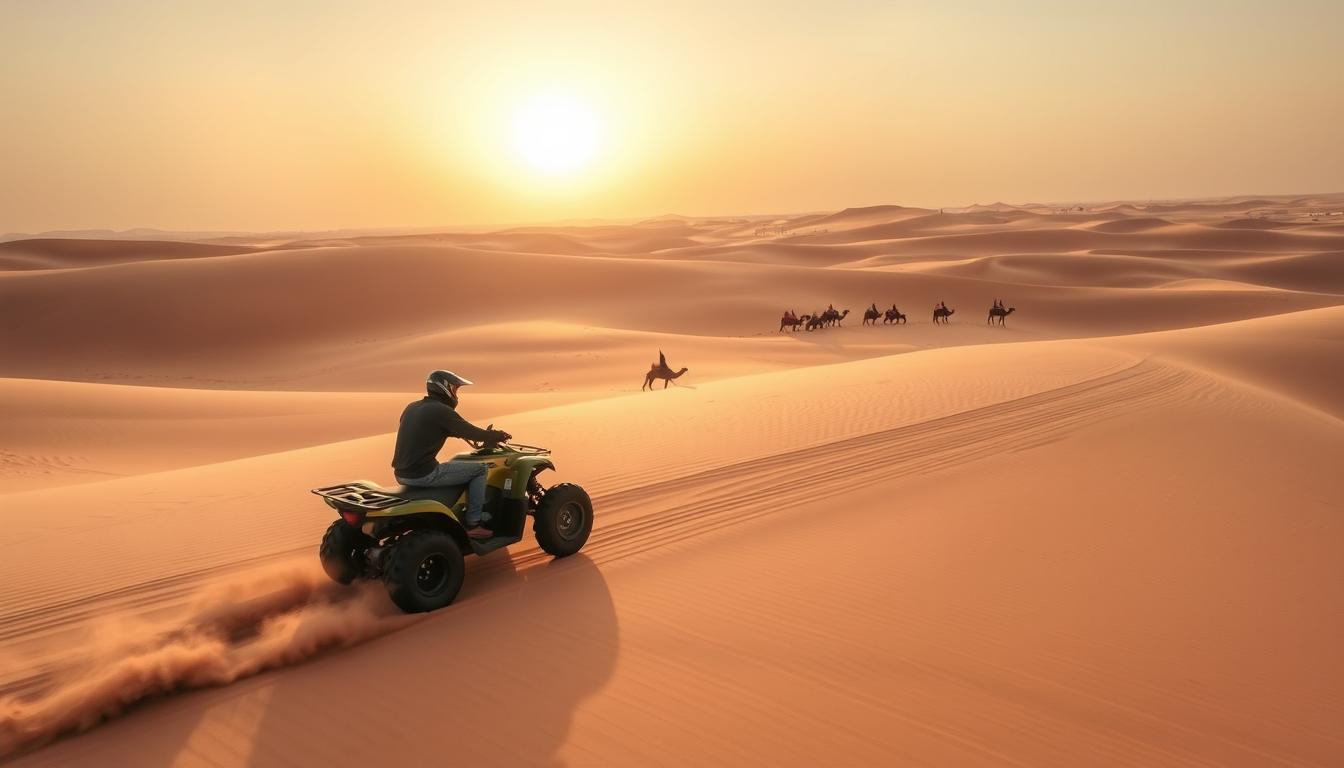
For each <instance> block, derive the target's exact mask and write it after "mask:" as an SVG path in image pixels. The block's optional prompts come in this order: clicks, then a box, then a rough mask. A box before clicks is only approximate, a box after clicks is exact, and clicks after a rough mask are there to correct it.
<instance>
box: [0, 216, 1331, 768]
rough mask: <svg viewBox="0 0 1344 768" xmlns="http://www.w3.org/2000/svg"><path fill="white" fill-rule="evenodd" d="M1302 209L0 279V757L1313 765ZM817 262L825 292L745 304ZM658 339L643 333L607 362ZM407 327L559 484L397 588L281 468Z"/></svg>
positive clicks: (918, 219)
mask: <svg viewBox="0 0 1344 768" xmlns="http://www.w3.org/2000/svg"><path fill="white" fill-rule="evenodd" d="M1334 200H1335V198H1331V197H1323V198H1313V199H1310V200H1307V199H1295V198H1266V199H1256V198H1243V199H1236V200H1230V201H1209V202H1208V203H1197V204H1185V205H1162V206H1144V207H1137V206H1128V205H1114V206H1105V210H1097V208H1099V207H1098V206H1092V207H1090V209H1089V210H1084V211H1081V212H1080V211H1072V212H1071V213H1069V214H1068V215H1064V214H1052V213H1050V210H1052V209H1050V208H1045V207H1031V206H1009V205H995V206H978V207H976V208H974V209H968V210H966V211H963V212H955V213H944V214H939V213H936V212H933V211H928V210H921V209H907V208H900V207H897V206H879V207H874V208H866V209H852V210H846V211H843V212H840V213H838V214H834V215H816V216H806V217H797V218H795V219H794V220H793V221H792V225H793V226H795V228H796V229H799V230H802V229H804V228H812V229H814V230H826V231H825V232H821V231H814V232H812V233H810V234H809V233H801V234H800V233H795V234H793V235H789V236H786V237H783V238H779V239H775V238H770V237H760V236H759V235H758V234H757V233H756V228H757V226H756V225H758V224H759V222H754V221H750V220H748V221H742V220H729V219H723V220H704V221H697V220H693V219H684V218H663V219H658V220H651V221H648V222H641V223H639V224H636V225H629V226H616V225H602V226H594V227H557V228H527V229H524V230H514V231H510V232H504V233H465V234H450V233H444V234H442V235H422V236H397V237H395V238H388V237H376V238H365V237H357V236H351V237H342V238H341V240H340V241H339V242H338V241H334V240H333V241H328V242H325V243H324V244H321V245H319V244H318V243H315V242H304V243H301V245H302V246H303V247H302V248H298V247H286V246H285V244H277V243H265V246H266V247H267V248H268V249H269V250H265V251H257V252H253V253H236V254H213V255H209V256H208V257H205V258H187V257H185V256H184V257H182V258H177V257H166V258H163V259H158V260H139V259H136V260H119V258H117V257H115V254H114V253H113V251H108V253H109V254H112V255H109V257H108V258H107V259H105V260H102V261H100V260H98V259H96V258H95V259H87V260H85V262H84V263H81V264H79V265H67V266H64V267H61V268H59V269H52V268H50V267H40V268H36V269H33V268H28V267H23V268H21V269H20V268H14V267H10V268H8V269H7V271H5V270H0V296H2V297H3V298H4V301H3V302H0V315H3V317H0V320H4V321H5V322H4V324H0V329H3V330H0V342H2V343H3V345H4V351H5V354H4V355H3V356H0V376H5V377H8V378H4V379H0V406H2V407H3V408H4V410H5V412H6V419H5V420H4V422H3V424H2V425H0V449H2V450H3V453H0V458H3V459H4V463H3V464H0V507H3V509H4V511H5V512H6V513H7V514H6V516H7V518H9V519H11V520H21V521H23V524H22V525H21V526H17V527H16V528H14V529H13V530H12V531H11V549H10V553H11V554H10V555H9V556H7V557H6V558H0V579H3V582H4V583H5V584H7V585H8V586H7V588H6V590H5V591H4V592H3V593H0V755H8V756H10V757H12V758H14V764H16V765H71V764H97V765H113V764H115V765H147V766H150V765H154V766H157V765H282V764H326V765H367V764H381V763H387V762H396V763H402V762H411V761H420V762H430V763H437V762H441V761H442V759H443V755H445V754H453V755H454V757H455V758H456V759H460V760H462V761H469V762H474V763H477V764H486V765H574V766H580V765H612V764H649V765H664V764H666V765H685V764H692V765H741V764H756V763H760V764H766V763H769V764H785V765H803V764H817V763H823V764H837V763H839V764H850V765H893V764H902V765H904V764H912V765H913V764H934V765H1005V764H1009V765H1189V764H1215V765H1319V766H1324V765H1335V764H1339V763H1340V762H1341V761H1344V736H1341V734H1340V731H1339V729H1338V727H1337V726H1336V723H1337V722H1338V721H1339V720H1340V716H1341V713H1342V712H1344V668H1341V667H1340V665H1339V664H1338V663H1337V660H1336V659H1337V655H1338V654H1337V651H1336V647H1337V645H1338V638H1339V637H1340V636H1341V635H1344V588H1341V587H1340V584H1339V579H1338V578H1337V577H1336V572H1337V570H1338V568H1337V564H1338V562H1339V558H1340V553H1341V551H1344V523H1341V520H1344V518H1341V516H1340V514H1339V513H1340V511H1341V510H1344V480H1342V479H1341V478H1340V476H1339V473H1338V471H1337V468H1336V466H1335V465H1336V464H1337V463H1338V457H1339V456H1340V455H1344V394H1341V391H1340V389H1339V387H1338V384H1337V383H1338V382H1339V381H1340V380H1341V378H1342V376H1344V354H1341V353H1344V299H1341V294H1342V292H1341V287H1344V262H1340V261H1339V260H1338V256H1339V255H1340V254H1344V248H1341V246H1340V245H1339V243H1338V242H1336V241H1337V238H1338V233H1331V232H1330V231H1328V229H1327V228H1326V227H1325V225H1317V224H1312V223H1310V222H1309V221H1306V222H1304V221H1299V220H1298V219H1299V218H1300V212H1301V211H1302V210H1303V206H1311V205H1316V206H1319V205H1326V204H1329V203H1331V202H1332V201H1334ZM1252 214H1254V216H1252ZM1261 215H1269V216H1272V217H1274V218H1272V219H1268V221H1271V222H1275V221H1277V222H1279V223H1283V224H1290V225H1291V226H1277V227H1276V226H1268V225H1267V226H1265V227H1263V228H1259V227H1252V226H1251V225H1250V224H1248V223H1246V222H1248V221H1249V222H1259V221H1267V220H1266V219H1261V218H1256V217H1258V216H1261ZM1159 220H1160V221H1159ZM780 221H785V222H787V221H788V220H787V219H780ZM290 245H294V244H290ZM277 246H280V247H277ZM310 246H311V247H310ZM81 247H84V248H90V249H93V250H96V248H95V247H94V246H88V245H84V246H81ZM1101 250H1104V251H1107V252H1106V253H1099V252H1093V251H1101ZM522 274H525V275H528V276H529V278H528V279H526V280H523V279H520V278H519V275H522ZM463 284H465V285H469V286H472V287H473V288H474V289H475V290H473V291H468V292H465V293H462V292H453V289H454V288H455V287H456V286H458V285H463ZM445 293H449V294H451V295H454V296H460V299H458V300H455V301H453V302H447V303H443V304H441V305H440V304H436V303H434V302H435V300H436V297H442V296H443V295H445ZM500 296H505V297H507V301H500V300H499V299H498V297H500ZM996 297H998V298H1003V299H1005V300H1006V301H1007V302H1008V303H1009V304H1010V305H1011V306H1015V307H1017V312H1015V313H1014V314H1013V315H1012V316H1010V317H1009V319H1008V323H1007V325H1006V326H1005V327H1002V328H999V327H989V326H986V325H985V323H984V320H985V318H984V315H983V313H984V312H985V308H986V307H987V306H988V304H989V302H990V301H991V300H992V299H994V298H996ZM940 298H941V299H945V300H947V301H948V303H949V304H950V305H954V306H957V307H958V309H959V311H958V313H957V314H956V315H954V316H953V323H952V324H951V325H949V326H947V327H935V326H933V325H932V324H931V323H930V322H929V318H928V317H927V314H928V311H929V309H930V308H931V306H932V303H933V302H934V301H936V300H938V299H940ZM57 301H64V302H65V304H64V305H65V306H66V307H68V311H62V312H56V311H54V310H50V309H48V307H50V306H52V303H53V302H57ZM832 301H833V302H835V303H836V304H837V306H842V307H843V306H849V307H850V308H851V309H852V310H853V311H852V312H851V316H850V318H849V319H848V320H847V321H846V322H845V327H842V328H831V329H826V330H823V331H818V332H814V333H810V334H808V333H800V334H788V333H785V334H779V333H776V332H775V331H776V328H777V320H778V313H779V311H780V310H781V309H783V308H784V307H785V306H789V305H790V304H792V305H794V307H795V308H796V309H798V310H799V311H800V312H806V311H810V310H811V309H813V308H818V307H824V306H825V304H826V303H828V302H832ZM871 301H876V302H878V304H879V306H883V307H885V306H890V303H891V302H893V301H896V302H898V303H899V304H900V306H901V308H902V309H903V310H904V311H906V312H907V314H909V316H910V320H911V322H910V324H909V325H905V326H897V327H890V326H888V327H882V326H879V327H877V328H867V327H863V326H861V325H860V323H859V317H858V314H857V313H861V311H862V308H863V307H864V306H866V305H867V303H868V302H871ZM430 306H432V307H435V309H433V311H427V310H426V307H430ZM34 318H36V321H34ZM659 348H663V349H665V351H668V352H669V357H670V358H671V362H672V363H673V364H674V365H686V366H688V367H690V368H691V373H689V374H688V375H687V376H686V377H684V378H683V379H682V380H680V381H679V382H678V386H676V387H673V388H670V389H668V390H667V391H662V390H661V389H660V390H658V391H656V392H654V393H652V394H649V393H640V392H638V391H637V389H636V388H637V386H638V383H639V381H640V380H641V378H642V371H643V370H646V366H647V365H648V362H649V360H650V358H651V357H652V356H654V355H656V353H657V350H658V349H659ZM72 352H74V354H72ZM450 364H451V365H459V364H460V365H459V367H461V368H462V369H463V370H464V371H465V372H469V373H470V375H473V377H474V378H477V379H478V380H479V381H480V384H478V385H477V386H476V387H474V388H473V389H472V390H469V392H468V400H467V405H466V406H465V407H464V411H465V412H466V413H467V415H468V416H470V417H471V418H473V419H475V420H477V421H478V422H481V423H485V422H491V421H492V422H495V423H497V424H499V425H501V426H503V427H505V428H507V429H509V430H510V431H511V432H513V433H514V434H515V435H517V436H518V437H519V439H521V440H524V441H526V442H531V443H538V444H544V445H548V446H550V447H551V448H553V449H554V451H555V457H556V461H557V463H558V465H559V471H558V472H557V473H556V474H555V475H554V476H553V477H552V478H550V480H551V481H556V480H570V481H575V482H580V483H582V484H583V485H584V486H585V487H587V488H588V489H589V490H590V491H591V492H592V493H593V496H594V499H595V505H596V508H597V513H598V524H597V527H596V528H595V531H594V534H593V537H592V539H591V540H590V542H589V544H588V545H587V546H586V547H585V549H584V552H583V553H582V554H581V555H579V556H576V557H574V558H570V559H567V560H563V561H551V560H550V559H549V558H547V557H545V556H544V555H543V554H542V553H541V552H540V551H539V550H538V549H537V548H536V547H535V544H534V543H533V542H532V541H531V539H525V540H524V541H523V542H521V543H520V544H518V545H515V546H514V547H511V548H510V549H509V550H508V551H506V552H498V553H495V554H493V555H491V556H490V557H487V558H480V559H472V560H471V562H470V563H469V573H468V578H467V584H466V587H465V589H464V591H463V593H462V595H461V598H460V599H459V601H458V602H457V603H455V604H454V605H453V606H451V607H449V608H448V609H445V610H443V611H440V612H438V613H435V614H433V615H430V616H419V617H406V616H403V615H401V614H399V613H397V612H396V611H395V610H394V609H393V608H392V607H391V606H390V604H389V602H388V600H387V598H386V596H385V594H383V592H382V591H381V589H380V587H379V585H376V584H375V585H366V586H365V587H363V588H356V589H343V588H339V587H336V586H334V585H332V584H330V583H328V582H327V581H326V580H325V577H323V576H322V574H321V571H320V569H319V568H318V567H317V564H316V562H315V555H314V550H315V547H316V542H317V540H318V537H319V536H320V534H321V531H322V529H323V528H324V527H325V526H326V525H327V524H328V522H329V520H330V514H329V510H327V509H326V508H325V507H324V506H322V505H320V504H319V503H317V502H316V501H315V500H313V499H312V498H311V496H310V495H309V494H308V493H307V490H308V489H309V488H311V487H315V486H318V485H322V484H326V483H328V482H333V481H337V480H341V479H353V478H356V477H367V478H370V479H374V480H380V481H389V480H390V478H389V477H388V469H387V467H386V463H387V458H388V455H389V453H390V450H391V444H392V435H391V434H390V430H391V428H392V425H393V424H394V422H395V417H396V413H397V412H398V410H399V408H400V406H401V404H403V403H404V402H406V401H407V400H408V399H410V398H412V397H414V396H415V390H416V388H417V384H418V381H419V380H420V377H422V376H423V374H424V370H425V369H427V368H429V367H437V366H439V365H450ZM52 564H59V567H52ZM352 717H353V718H356V719H357V723H358V727H347V726H346V725H345V724H346V723H348V722H352V721H350V718H352ZM501 727H504V728H506V729H507V730H506V731H505V732H506V733H507V736H506V737H501V738H495V737H493V736H490V734H498V733H500V729H501ZM368 733H382V734H386V733H397V734H400V736H399V737H398V738H396V739H386V738H382V739H372V738H368V737H367V735H366V734H368ZM72 734H76V735H72ZM53 740H54V741H53Z"/></svg>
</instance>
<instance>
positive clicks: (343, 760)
mask: <svg viewBox="0 0 1344 768" xmlns="http://www.w3.org/2000/svg"><path fill="white" fill-rule="evenodd" d="M537 554H538V553H532V554H530V555H529V554H524V555H521V556H515V557H507V556H503V553H501V554H500V556H495V557H490V558H486V559H485V560H482V561H477V562H474V563H472V565H474V566H475V567H472V568H469V570H468V574H467V586H466V588H465V589H464V592H463V594H462V596H461V597H459V602H457V603H455V604H454V605H453V606H451V607H450V608H448V609H445V610H443V611H440V612H438V613H435V614H433V615H432V616H430V617H429V618H428V619H426V620H425V621H422V622H420V623H418V624H416V625H414V626H412V627H409V628H407V629H405V630H403V631H401V632H398V633H396V634H393V635H391V636H388V637H385V638H381V639H379V640H376V641H373V642H370V643H365V644H363V645H360V646H357V647H354V648H351V649H348V650H345V651H341V652H338V653H335V654H331V655H328V656H325V657H323V658H321V659H319V660H317V661H315V662H313V663H310V664H306V665H304V666H302V667H299V668H295V669H290V670H286V671H283V672H280V673H277V674H274V675H273V676H272V678H273V680H272V682H271V684H270V685H268V686H266V690H265V691H258V692H257V693H258V694H264V697H265V699H266V701H265V704H264V707H265V715H264V716H263V717H262V718H261V722H260V723H259V724H258V725H257V726H256V729H255V731H254V734H253V738H252V742H251V745H250V750H249V751H250V756H249V759H250V761H251V762H254V763H258V764H272V763H294V764H307V765H343V764H363V765H380V764H389V763H401V764H404V763H407V762H409V761H412V760H415V761H421V762H424V763H427V764H431V765H438V764H444V763H447V762H450V761H451V762H466V761H476V760H486V761H488V762H489V763H490V764H500V765H559V764H560V760H559V756H558V752H559V749H560V748H561V746H562V745H563V744H564V742H565V739H566V737H567V735H568V733H569V730H570V727H571V724H572V722H573V718H574V713H575V711H576V709H577V708H578V706H579V705H580V704H581V703H582V701H583V700H584V699H585V698H587V697H588V696H590V695H592V694H593V693H595V692H597V691H598V690H599V689H600V688H601V687H602V686H603V684H604V683H605V682H606V681H607V679H608V678H609V677H610V676H611V673H612V671H613V669H614V668H615V663H616V655H617V652H618V648H619V630H618V626H617V621H616V612H615V608H614V606H613V603H612V598H611V593H610V591H609V590H608V588H607V583H606V580H605V579H604V578H603V576H602V573H601V571H599V570H598V568H597V566H596V565H594V564H593V562H592V561H591V560H589V559H588V558H587V557H586V556H584V555H582V554H580V555H575V556H573V557H569V558H566V559H563V560H550V559H549V558H547V559H544V560H540V561H538V558H537ZM519 563H522V565H521V567H520V566H519ZM240 735H241V734H240Z"/></svg>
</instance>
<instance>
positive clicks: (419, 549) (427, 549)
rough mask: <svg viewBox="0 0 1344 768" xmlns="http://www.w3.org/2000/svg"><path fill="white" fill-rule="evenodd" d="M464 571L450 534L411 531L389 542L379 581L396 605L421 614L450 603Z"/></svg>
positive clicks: (458, 587) (460, 556)
mask: <svg viewBox="0 0 1344 768" xmlns="http://www.w3.org/2000/svg"><path fill="white" fill-rule="evenodd" d="M466 570H467V567H466V564H465V563H463V562H462V550H461V549H458V547H457V542H456V541H453V537H451V536H449V535H448V534H446V533H442V532H440V531H415V532H413V533H409V534H407V535H405V536H402V537H401V538H400V539H398V540H397V543H396V544H394V545H392V551H391V553H389V555H388V558H387V567H386V568H385V569H384V570H383V582H384V583H386V584H387V593H388V595H390V596H391V597H392V602H394V603H396V604H397V607H398V608H400V609H401V610H403V611H405V612H407V613H423V612H425V611H432V610H435V609H437V608H442V607H444V606H445V605H448V604H449V603H451V602H453V598H455V597H457V593H458V591H459V590H461V589H462V578H463V576H465V575H466Z"/></svg>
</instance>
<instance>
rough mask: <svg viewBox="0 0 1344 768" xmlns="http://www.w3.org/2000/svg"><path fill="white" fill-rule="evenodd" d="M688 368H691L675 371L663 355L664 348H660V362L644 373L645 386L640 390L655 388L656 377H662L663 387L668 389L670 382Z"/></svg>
mask: <svg viewBox="0 0 1344 768" xmlns="http://www.w3.org/2000/svg"><path fill="white" fill-rule="evenodd" d="M688 370H690V369H689V368H682V369H681V370H680V371H677V372H676V373H673V372H672V369H671V368H669V367H668V365H667V358H666V357H664V356H663V350H661V349H660V350H658V362H657V363H655V364H654V365H651V366H649V372H648V373H646V374H644V386H642V387H640V388H639V390H640V391H641V392H643V391H644V390H645V389H653V382H654V379H662V380H663V389H667V385H668V384H671V383H672V381H673V380H674V379H678V378H681V375H682V374H683V373H685V372H686V371H688Z"/></svg>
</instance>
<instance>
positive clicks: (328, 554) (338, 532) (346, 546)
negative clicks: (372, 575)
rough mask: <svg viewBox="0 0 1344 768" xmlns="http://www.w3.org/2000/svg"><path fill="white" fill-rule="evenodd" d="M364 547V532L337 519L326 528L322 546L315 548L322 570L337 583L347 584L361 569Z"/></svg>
mask: <svg viewBox="0 0 1344 768" xmlns="http://www.w3.org/2000/svg"><path fill="white" fill-rule="evenodd" d="M364 547H365V541H364V534H362V533H360V532H359V531H357V530H355V529H354V528H351V527H350V526H348V525H346V524H345V521H344V520H337V521H336V522H334V523H332V524H331V525H330V526H329V527H328V528H327V532H326V533H325V534H323V535H322V546H320V547H318V548H317V556H318V557H319V558H321V560H322V570H324V571H326V572H327V575H328V576H330V577H331V580H332V581H334V582H336V583H337V584H349V583H350V582H352V581H354V580H355V578H356V577H358V576H359V574H360V571H362V570H363V568H362V567H361V566H362V564H363V560H364Z"/></svg>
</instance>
